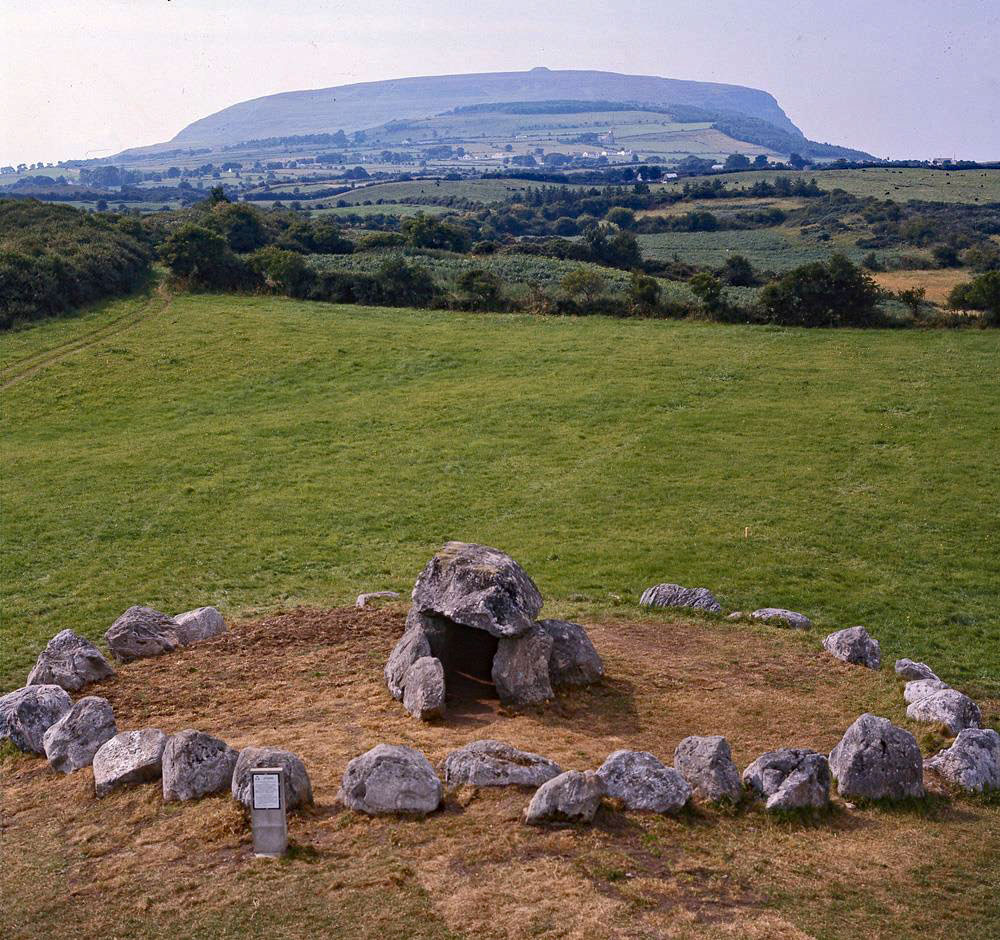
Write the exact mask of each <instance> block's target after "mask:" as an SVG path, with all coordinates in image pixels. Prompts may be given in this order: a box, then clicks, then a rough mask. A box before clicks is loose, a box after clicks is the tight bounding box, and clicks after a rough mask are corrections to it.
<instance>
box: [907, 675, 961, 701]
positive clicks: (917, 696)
mask: <svg viewBox="0 0 1000 940" xmlns="http://www.w3.org/2000/svg"><path fill="white" fill-rule="evenodd" d="M950 688H951V686H950V685H948V684H947V683H945V682H942V681H941V680H940V679H914V680H913V681H912V682H907V683H906V685H905V686H903V701H904V702H906V704H907V705H912V704H913V703H914V702H919V701H920V700H921V699H922V698H928V697H929V696H931V695H933V694H934V693H935V692H941V691H943V690H944V689H950Z"/></svg>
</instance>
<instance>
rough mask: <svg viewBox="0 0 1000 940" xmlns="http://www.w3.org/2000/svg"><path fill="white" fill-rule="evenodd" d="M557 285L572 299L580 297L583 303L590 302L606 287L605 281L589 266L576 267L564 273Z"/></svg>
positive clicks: (602, 276)
mask: <svg viewBox="0 0 1000 940" xmlns="http://www.w3.org/2000/svg"><path fill="white" fill-rule="evenodd" d="M559 286H560V287H561V288H562V289H563V290H564V291H565V292H566V293H567V294H568V295H569V297H571V298H573V299H582V300H583V302H584V303H585V304H592V303H593V302H594V301H595V300H596V299H597V298H598V297H600V295H601V294H603V293H604V290H605V288H606V287H607V281H606V280H605V278H604V275H602V274H601V273H600V272H598V271H592V270H590V269H589V268H577V269H576V270H574V271H570V272H569V273H568V274H566V275H565V276H564V277H563V279H562V281H560V283H559Z"/></svg>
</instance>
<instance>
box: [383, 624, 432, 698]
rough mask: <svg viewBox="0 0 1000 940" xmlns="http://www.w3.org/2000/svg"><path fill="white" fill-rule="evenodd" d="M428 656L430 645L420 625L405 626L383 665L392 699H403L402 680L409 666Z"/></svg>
mask: <svg viewBox="0 0 1000 940" xmlns="http://www.w3.org/2000/svg"><path fill="white" fill-rule="evenodd" d="M430 655H431V645H430V643H429V642H428V641H427V635H426V633H425V632H424V631H423V629H421V627H420V625H419V624H415V625H413V626H407V628H406V631H405V632H404V633H403V635H402V636H401V637H400V638H399V641H398V642H397V643H396V645H395V646H394V647H393V650H392V652H391V653H390V654H389V661H388V662H387V663H386V664H385V684H386V685H387V686H388V687H389V691H390V692H391V693H392V697H393V698H394V699H397V700H399V699H402V697H403V680H404V679H405V678H406V673H407V671H408V670H409V668H410V666H412V665H413V664H414V663H415V662H416V661H417V660H418V659H423V658H424V657H426V656H430Z"/></svg>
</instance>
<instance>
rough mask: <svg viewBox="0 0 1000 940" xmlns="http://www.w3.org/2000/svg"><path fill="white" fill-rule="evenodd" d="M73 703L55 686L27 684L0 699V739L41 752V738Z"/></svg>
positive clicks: (37, 752)
mask: <svg viewBox="0 0 1000 940" xmlns="http://www.w3.org/2000/svg"><path fill="white" fill-rule="evenodd" d="M72 706H73V700H72V699H71V698H70V697H69V696H68V695H67V694H66V690H65V689H62V688H60V687H59V686H58V685H29V686H27V687H25V688H23V689H17V690H16V691H14V692H8V693H7V694H6V695H5V696H3V698H0V741H5V740H10V741H11V742H13V744H14V747H16V748H17V749H18V750H21V751H26V752H27V753H30V754H44V753H45V744H44V742H43V738H44V736H45V732H46V731H48V730H49V728H50V727H52V725H54V724H55V723H56V722H57V721H58V720H59V719H60V718H62V716H63V715H65V714H66V712H68V711H69V710H70V708H71V707H72Z"/></svg>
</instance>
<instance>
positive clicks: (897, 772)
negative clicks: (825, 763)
mask: <svg viewBox="0 0 1000 940" xmlns="http://www.w3.org/2000/svg"><path fill="white" fill-rule="evenodd" d="M830 769H831V770H832V771H833V775H834V776H835V777H836V778H837V790H838V792H839V793H840V795H841V796H843V797H845V798H847V799H852V798H853V799H857V798H860V799H867V800H882V799H888V800H899V799H904V798H905V797H921V796H923V795H924V783H923V779H924V777H923V762H922V759H921V756H920V748H919V747H918V745H917V739H916V738H914V737H913V735H912V734H910V732H909V731H907V730H905V729H904V728H897V727H896V725H894V724H893V723H892V722H891V721H889V719H888V718H879V717H878V716H876V715H870V714H868V713H867V712H866V713H865V714H863V715H861V716H860V717H859V718H857V719H856V720H855V722H854V724H852V725H851V727H850V728H848V729H847V731H846V732H845V733H844V736H843V738H841V739H840V743H839V744H838V745H837V746H836V747H835V748H834V749H833V750H832V751H831V752H830Z"/></svg>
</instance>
